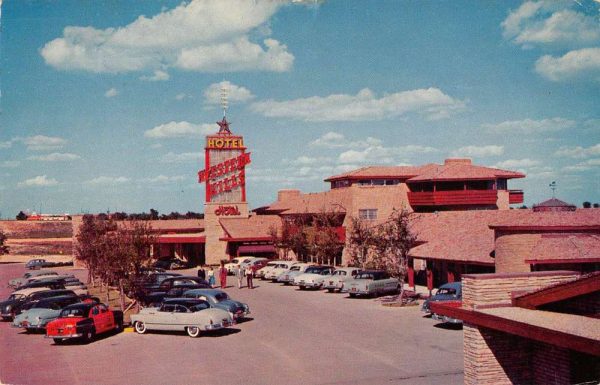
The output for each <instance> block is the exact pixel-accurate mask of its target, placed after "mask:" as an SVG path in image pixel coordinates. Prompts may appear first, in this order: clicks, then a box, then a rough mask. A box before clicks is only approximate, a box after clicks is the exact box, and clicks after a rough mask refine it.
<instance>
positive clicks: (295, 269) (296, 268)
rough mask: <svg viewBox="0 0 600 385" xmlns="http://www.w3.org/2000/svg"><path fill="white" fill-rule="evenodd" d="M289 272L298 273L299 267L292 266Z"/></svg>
mask: <svg viewBox="0 0 600 385" xmlns="http://www.w3.org/2000/svg"><path fill="white" fill-rule="evenodd" d="M290 271H300V266H293V267H292V268H291V269H290Z"/></svg>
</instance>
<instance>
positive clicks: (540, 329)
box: [431, 301, 600, 356]
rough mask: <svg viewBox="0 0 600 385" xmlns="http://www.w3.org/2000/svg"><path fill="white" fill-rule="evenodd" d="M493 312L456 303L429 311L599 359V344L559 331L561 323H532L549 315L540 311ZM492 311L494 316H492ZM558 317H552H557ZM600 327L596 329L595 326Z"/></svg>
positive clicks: (578, 319) (568, 316)
mask: <svg viewBox="0 0 600 385" xmlns="http://www.w3.org/2000/svg"><path fill="white" fill-rule="evenodd" d="M498 309H499V308H496V309H482V310H481V311H479V310H474V309H469V308H465V307H463V306H462V302H460V301H452V302H443V303H442V302H432V303H431V311H432V312H434V313H436V314H441V315H445V316H448V317H452V318H456V319H461V320H463V321H464V322H466V323H468V324H472V325H475V326H480V327H485V328H488V329H493V330H497V331H500V332H504V333H508V334H512V335H517V336H519V337H523V338H528V339H531V340H535V341H540V342H544V343H548V344H552V345H556V346H560V347H563V348H566V349H571V350H575V351H579V352H583V353H587V354H592V355H595V356H600V341H599V340H598V339H596V338H593V337H590V336H589V335H581V334H574V333H573V332H569V331H567V330H565V329H561V327H560V326H561V325H560V324H561V323H560V322H556V323H555V324H554V326H548V325H542V324H541V323H535V319H536V317H539V316H540V315H541V313H549V312H544V311H541V310H528V309H520V308H514V307H506V308H505V309H506V311H501V312H497V310H498ZM514 309H520V310H519V312H527V314H528V315H529V317H527V318H528V319H530V320H534V321H533V322H525V321H522V320H518V319H517V317H511V316H510V314H511V313H514ZM494 311H496V312H494ZM557 314H558V313H553V315H557ZM560 316H561V317H563V318H565V319H569V320H571V321H572V322H574V323H575V325H579V324H581V322H582V321H581V320H582V319H584V320H586V322H587V321H589V322H590V323H600V320H596V319H594V318H588V317H583V316H576V315H571V314H560ZM593 327H594V326H592V328H593ZM598 327H600V326H598Z"/></svg>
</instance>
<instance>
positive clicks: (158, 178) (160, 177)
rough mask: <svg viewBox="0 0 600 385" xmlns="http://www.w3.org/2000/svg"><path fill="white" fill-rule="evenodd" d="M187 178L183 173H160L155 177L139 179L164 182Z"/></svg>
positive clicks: (156, 182)
mask: <svg viewBox="0 0 600 385" xmlns="http://www.w3.org/2000/svg"><path fill="white" fill-rule="evenodd" d="M185 179H186V177H184V176H183V175H174V176H166V175H158V176H155V177H153V178H143V179H140V180H139V181H140V182H142V183H153V184H154V183H155V184H164V183H172V182H179V181H182V180H185Z"/></svg>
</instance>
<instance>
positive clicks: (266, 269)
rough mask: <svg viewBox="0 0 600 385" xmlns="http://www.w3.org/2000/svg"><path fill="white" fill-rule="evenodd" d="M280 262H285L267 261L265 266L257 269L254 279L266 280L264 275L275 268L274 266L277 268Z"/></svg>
mask: <svg viewBox="0 0 600 385" xmlns="http://www.w3.org/2000/svg"><path fill="white" fill-rule="evenodd" d="M281 262H286V261H283V260H278V261H269V262H267V264H266V265H265V266H263V267H261V268H260V269H258V270H257V271H256V274H255V275H254V276H255V277H258V278H260V279H266V278H265V275H266V274H267V273H268V272H269V271H271V270H272V269H273V268H275V266H277V265H278V264H280V263H281Z"/></svg>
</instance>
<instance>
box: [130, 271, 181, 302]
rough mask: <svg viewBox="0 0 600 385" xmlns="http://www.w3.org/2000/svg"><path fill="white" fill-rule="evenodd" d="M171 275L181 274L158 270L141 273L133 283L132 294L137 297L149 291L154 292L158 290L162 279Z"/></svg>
mask: <svg viewBox="0 0 600 385" xmlns="http://www.w3.org/2000/svg"><path fill="white" fill-rule="evenodd" d="M173 277H181V274H179V273H169V272H160V273H150V274H148V275H143V276H141V277H139V278H138V280H137V282H136V283H135V284H134V287H133V293H132V295H133V296H134V297H136V298H138V297H140V296H144V295H147V294H149V293H151V292H154V291H156V290H158V287H159V286H160V284H161V283H162V281H164V280H165V279H167V278H173Z"/></svg>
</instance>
